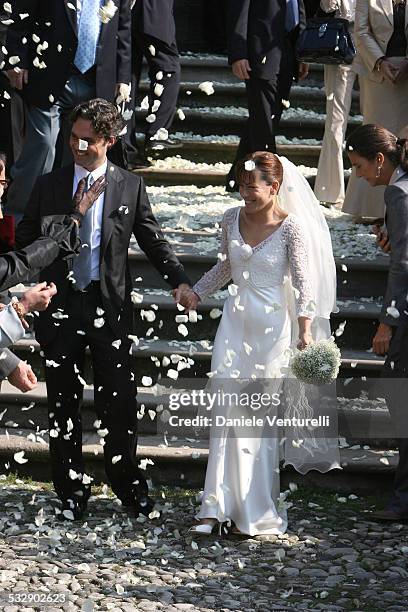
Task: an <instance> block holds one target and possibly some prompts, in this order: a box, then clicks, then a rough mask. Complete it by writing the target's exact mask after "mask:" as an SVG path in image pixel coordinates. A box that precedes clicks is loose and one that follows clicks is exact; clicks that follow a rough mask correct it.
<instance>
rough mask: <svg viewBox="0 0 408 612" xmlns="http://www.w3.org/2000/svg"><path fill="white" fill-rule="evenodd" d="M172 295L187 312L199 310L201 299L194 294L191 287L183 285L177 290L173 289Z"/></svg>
mask: <svg viewBox="0 0 408 612" xmlns="http://www.w3.org/2000/svg"><path fill="white" fill-rule="evenodd" d="M172 294H173V297H174V301H175V302H176V304H180V305H181V306H183V307H184V309H185V310H186V312H189V311H190V310H196V309H197V305H198V302H199V297H198V295H197V294H196V293H194V291H193V290H192V289H191V287H190V285H187V284H186V283H182V284H181V285H179V286H178V287H177V289H173V291H172Z"/></svg>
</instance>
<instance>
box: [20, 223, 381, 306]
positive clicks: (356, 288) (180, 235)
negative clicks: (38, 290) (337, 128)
mask: <svg viewBox="0 0 408 612" xmlns="http://www.w3.org/2000/svg"><path fill="white" fill-rule="evenodd" d="M221 216H222V215H221V214H220V215H219V217H217V221H218V222H219V220H220V219H221ZM157 217H158V218H159V221H161V222H162V220H161V219H160V216H159V215H157ZM215 223H216V221H214V224H215ZM166 224H167V223H166V220H165V219H164V216H163V222H162V225H163V226H166ZM344 231H346V230H344ZM164 234H165V236H166V237H167V239H168V240H169V242H170V243H171V245H172V247H173V250H174V252H175V253H176V255H177V257H178V258H179V260H180V261H181V262H182V264H183V265H184V267H185V270H186V272H187V274H188V275H189V277H190V279H191V281H192V283H195V282H197V281H198V280H199V279H200V278H201V276H202V275H203V274H205V272H207V271H208V270H209V269H210V268H211V267H212V266H213V265H214V264H215V263H216V262H217V252H218V245H219V239H218V236H217V234H215V233H214V230H213V232H212V233H210V232H209V231H190V232H186V231H181V230H174V229H171V230H168V231H167V230H165V231H164ZM359 236H360V234H359V233H358V232H357V238H359ZM360 237H361V236H360ZM335 252H336V251H335ZM373 253H375V250H374V251H373ZM335 261H336V268H337V295H338V299H347V300H350V299H351V300H353V299H354V298H355V296H359V298H378V297H380V296H383V295H384V292H385V288H386V283H387V275H388V269H389V258H388V256H378V257H374V258H370V259H367V258H365V257H357V256H356V257H344V256H340V257H335ZM129 267H130V274H131V278H132V279H133V281H134V287H135V290H136V291H137V292H139V291H140V290H141V287H144V288H145V290H147V289H146V288H148V289H152V290H155V291H156V290H159V289H160V290H164V291H165V293H166V294H168V293H169V291H170V289H169V286H168V285H167V283H166V282H165V281H164V280H163V279H162V277H161V276H160V274H159V273H158V272H157V271H156V270H155V268H153V266H152V265H151V263H150V262H149V261H148V259H147V257H146V255H145V254H144V253H143V252H142V251H141V250H140V249H139V248H138V246H137V245H136V243H132V244H131V247H130V249H129ZM18 293H19V292H17V294H18ZM20 293H21V291H20Z"/></svg>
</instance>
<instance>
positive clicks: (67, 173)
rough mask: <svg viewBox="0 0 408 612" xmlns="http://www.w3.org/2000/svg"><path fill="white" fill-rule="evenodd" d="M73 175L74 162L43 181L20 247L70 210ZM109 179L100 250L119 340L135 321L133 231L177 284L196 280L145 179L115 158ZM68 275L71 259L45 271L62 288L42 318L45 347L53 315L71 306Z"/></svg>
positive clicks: (105, 297) (108, 309)
mask: <svg viewBox="0 0 408 612" xmlns="http://www.w3.org/2000/svg"><path fill="white" fill-rule="evenodd" d="M73 177H74V165H73V164H71V165H69V166H65V167H64V168H61V169H59V170H55V171H54V172H51V173H50V174H45V175H44V176H42V177H40V178H39V179H38V180H37V183H36V185H35V187H34V190H33V193H32V195H31V198H30V201H29V203H28V205H27V208H26V211H25V214H24V217H23V219H22V221H21V222H20V223H19V225H18V227H17V233H16V244H17V246H18V248H20V247H21V246H24V245H26V244H28V243H30V242H32V241H33V240H34V239H35V238H36V237H37V236H38V235H39V231H40V218H41V217H42V216H44V215H49V214H50V213H54V214H66V213H67V212H69V211H70V210H71V206H72V204H71V203H72V186H73ZM107 178H108V186H107V188H106V191H105V202H104V209H103V218H102V237H101V251H100V253H101V254H100V282H101V293H102V307H103V309H104V310H105V313H106V317H107V320H108V322H109V324H110V326H111V328H112V329H113V331H114V332H115V334H116V335H117V337H118V338H122V337H125V336H126V335H127V334H129V333H131V330H132V321H133V316H132V314H133V312H132V303H131V298H130V293H131V290H132V283H131V278H130V273H129V267H128V248H129V242H130V238H131V235H132V233H133V234H134V235H135V238H136V240H137V242H138V244H139V246H140V248H141V249H142V250H143V251H144V252H145V253H146V255H147V257H148V258H149V259H150V261H151V262H152V264H153V265H154V267H155V268H156V269H157V270H158V271H159V272H160V273H161V274H162V276H163V277H166V281H167V282H168V284H169V285H170V286H171V287H173V288H174V287H177V286H178V285H179V284H180V283H190V280H189V278H188V277H187V276H186V274H185V273H184V268H183V266H182V265H181V263H180V262H179V261H178V259H177V257H176V256H175V255H174V253H173V251H172V249H171V247H170V245H169V243H168V242H167V240H166V239H165V238H164V236H163V234H162V231H161V229H160V226H159V225H158V223H157V221H156V219H155V217H154V215H153V213H152V210H151V208H150V203H149V200H148V197H147V194H146V190H145V186H144V183H143V180H142V179H140V178H139V177H138V176H136V175H135V174H131V173H130V172H127V171H126V170H122V169H121V168H119V167H117V166H115V165H113V164H112V163H110V162H108V171H107ZM126 211H127V212H126ZM68 274H69V263H68V262H66V261H57V262H54V263H53V264H52V265H50V266H49V267H48V268H46V269H45V270H43V271H42V273H41V275H40V279H41V280H47V281H48V282H50V281H53V282H54V283H55V284H56V285H57V289H58V293H57V295H55V296H54V297H53V300H52V302H51V304H50V305H49V307H48V308H47V310H46V311H45V312H42V313H41V314H40V316H39V317H36V321H35V323H36V326H35V330H36V336H37V339H38V341H39V342H40V344H42V345H46V344H48V343H49V342H50V341H52V340H53V339H54V337H55V334H56V332H57V328H56V327H55V325H54V322H55V319H54V318H53V316H52V315H53V313H54V312H55V311H56V310H57V309H58V308H62V309H64V307H65V300H66V295H67V291H68V287H69V283H70V281H69V279H68ZM119 315H120V316H119Z"/></svg>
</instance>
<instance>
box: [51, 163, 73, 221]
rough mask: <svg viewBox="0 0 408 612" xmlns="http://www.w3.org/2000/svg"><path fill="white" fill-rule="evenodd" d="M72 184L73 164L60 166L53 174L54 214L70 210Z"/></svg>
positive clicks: (62, 213) (65, 212)
mask: <svg viewBox="0 0 408 612" xmlns="http://www.w3.org/2000/svg"><path fill="white" fill-rule="evenodd" d="M51 176H52V175H51ZM73 184H74V164H70V165H69V166H65V167H64V168H62V169H61V170H60V171H59V172H58V174H57V175H56V176H55V180H54V185H53V202H54V206H55V211H54V214H61V215H65V214H69V213H70V212H72V189H73Z"/></svg>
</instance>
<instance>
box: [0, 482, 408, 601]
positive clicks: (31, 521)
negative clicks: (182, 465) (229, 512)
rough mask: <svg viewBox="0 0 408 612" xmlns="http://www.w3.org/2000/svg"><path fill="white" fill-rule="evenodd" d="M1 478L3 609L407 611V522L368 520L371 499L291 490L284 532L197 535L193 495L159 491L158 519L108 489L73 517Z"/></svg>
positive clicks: (47, 498)
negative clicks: (64, 517)
mask: <svg viewBox="0 0 408 612" xmlns="http://www.w3.org/2000/svg"><path fill="white" fill-rule="evenodd" d="M0 484H1V485H2V488H1V489H0V604H1V605H0V609H1V610H4V612H17V611H20V610H27V611H28V610H49V611H53V610H83V611H85V612H91V611H92V610H112V611H120V610H122V611H123V612H130V611H133V610H144V611H146V612H147V611H149V610H163V611H166V612H176V611H181V610H193V611H194V610H197V611H200V612H207V611H212V610H220V611H226V610H237V611H241V610H242V611H245V612H250V611H252V610H254V611H265V612H269V611H272V610H330V612H335V611H336V610H352V611H354V612H357V611H359V610H369V611H370V612H373V611H376V610H384V609H386V610H387V611H394V610H395V611H397V610H401V611H404V612H406V611H407V610H408V580H407V576H408V572H407V564H408V540H407V533H408V526H407V525H401V524H392V525H385V526H383V525H381V524H377V523H374V522H371V521H369V520H367V516H368V515H367V511H368V510H369V508H370V507H372V503H373V500H372V499H371V500H368V499H363V498H360V497H356V496H354V495H351V496H348V497H341V496H339V495H336V494H334V493H324V492H317V491H313V492H311V491H307V490H306V489H303V488H301V489H299V490H297V491H296V490H295V489H296V487H295V486H291V489H293V492H292V493H291V494H290V496H288V498H287V502H289V503H291V504H292V507H291V508H290V509H289V519H290V530H289V532H288V533H287V534H286V535H284V536H281V537H275V536H268V537H266V536H264V537H258V538H242V537H239V536H228V537H227V536H223V537H219V536H212V537H210V538H204V539H203V538H201V539H198V538H192V537H191V535H190V536H189V535H188V534H187V533H186V530H187V527H188V526H189V525H190V524H191V523H192V521H193V516H194V512H195V508H196V506H197V503H198V501H197V498H196V497H195V495H194V494H193V495H191V496H189V495H186V494H185V493H183V492H181V491H177V490H172V489H170V488H169V489H166V490H162V491H158V492H157V498H158V514H159V515H158V516H157V517H156V518H153V519H152V520H150V519H143V518H142V517H140V518H139V519H136V518H134V517H130V516H129V515H127V514H125V512H124V511H123V510H122V509H121V507H120V505H119V502H117V501H116V500H115V499H114V498H112V497H111V496H110V495H109V494H108V492H107V487H105V489H102V492H100V493H99V494H98V495H95V496H94V497H92V498H91V500H90V503H89V514H88V515H87V516H86V518H85V519H84V521H81V522H71V521H60V520H59V519H58V518H57V517H56V515H55V508H56V507H57V503H56V497H55V495H54V493H52V492H51V491H50V489H49V487H47V486H43V485H41V484H39V483H32V484H30V483H28V482H23V481H20V480H16V481H14V483H13V484H10V483H9V482H8V481H6V482H3V483H0ZM100 491H101V490H100ZM288 493H289V492H288ZM47 596H48V599H49V600H51V601H48V602H46V601H45V602H44V601H41V600H44V599H46V598H47ZM19 597H20V598H22V602H23V603H19V602H18V598H19ZM30 597H32V598H37V601H38V603H31V604H30V603H27V600H28V599H29V598H30Z"/></svg>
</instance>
